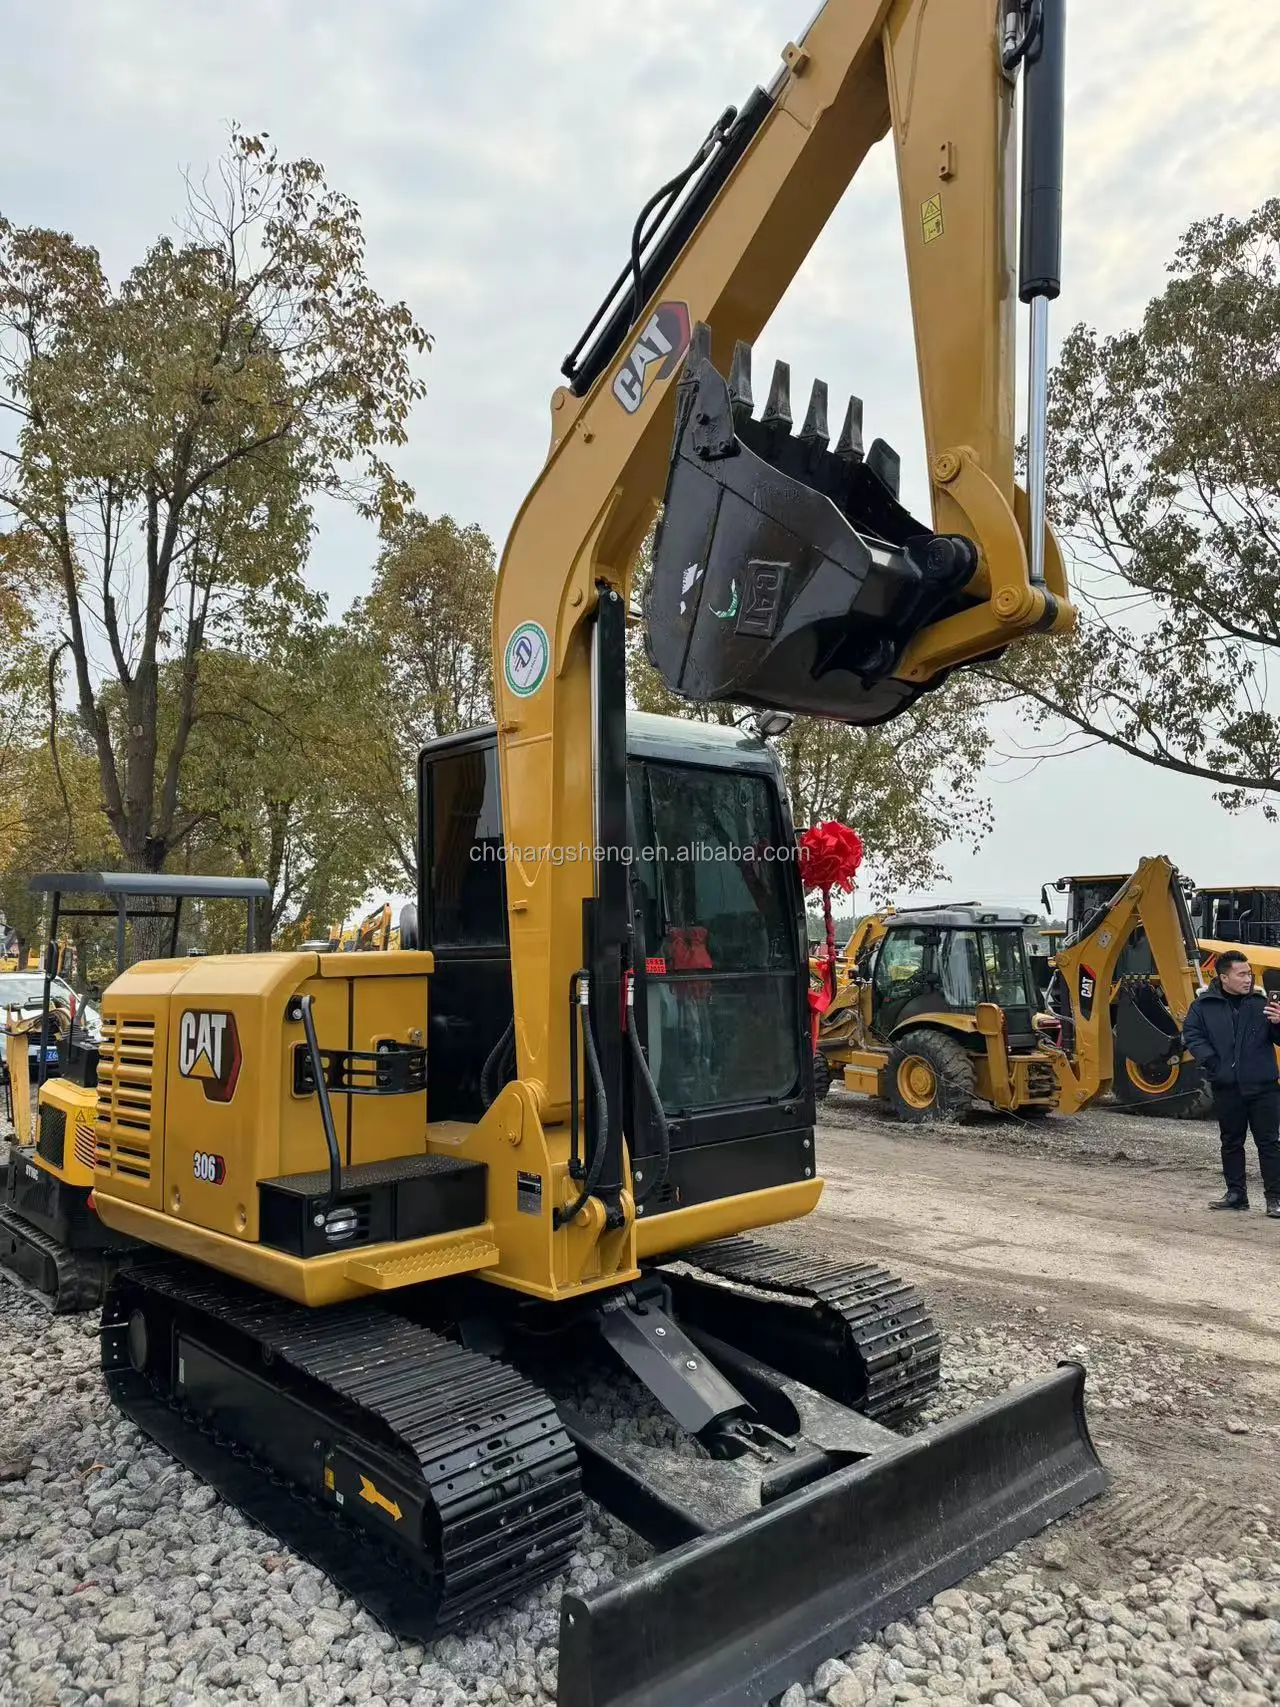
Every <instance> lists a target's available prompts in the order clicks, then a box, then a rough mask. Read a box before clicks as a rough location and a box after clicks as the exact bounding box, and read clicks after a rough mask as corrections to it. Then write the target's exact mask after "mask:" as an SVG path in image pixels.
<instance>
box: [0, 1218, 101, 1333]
mask: <svg viewBox="0 0 1280 1707" xmlns="http://www.w3.org/2000/svg"><path fill="white" fill-rule="evenodd" d="M6 1235H8V1236H10V1237H12V1238H15V1239H20V1240H21V1241H22V1242H23V1244H26V1245H29V1246H30V1247H31V1248H32V1249H33V1250H36V1251H39V1252H40V1254H41V1255H42V1256H43V1257H46V1258H48V1259H49V1260H50V1261H51V1262H52V1263H53V1267H54V1273H55V1275H56V1276H57V1286H56V1289H55V1290H54V1291H53V1292H52V1293H51V1292H50V1291H49V1290H48V1288H47V1287H44V1286H40V1285H38V1284H37V1283H36V1282H35V1281H34V1280H31V1279H29V1278H28V1277H27V1276H26V1275H22V1274H20V1273H18V1271H17V1270H16V1269H14V1270H12V1271H11V1272H13V1273H15V1274H18V1278H19V1279H20V1280H21V1281H23V1283H24V1284H25V1285H26V1286H28V1287H29V1288H30V1290H31V1291H32V1292H34V1293H36V1294H37V1296H39V1297H41V1298H44V1299H47V1300H48V1302H49V1305H50V1308H51V1309H52V1310H53V1312H54V1314H55V1315H60V1316H62V1315H71V1314H72V1313H73V1312H75V1311H79V1310H93V1309H96V1308H97V1306H98V1305H99V1304H101V1302H102V1294H103V1288H104V1286H105V1284H106V1265H105V1263H104V1261H103V1258H102V1257H101V1255H99V1254H98V1253H97V1252H93V1251H73V1250H69V1249H68V1248H67V1246H66V1245H60V1244H59V1243H58V1241H57V1240H56V1239H51V1238H50V1237H49V1235H48V1233H46V1232H44V1231H43V1230H42V1229H41V1228H39V1227H33V1226H32V1224H31V1222H30V1221H28V1220H26V1219H25V1218H24V1217H23V1216H21V1215H19V1214H18V1213H17V1211H16V1210H13V1209H8V1208H0V1240H3V1238H4V1237H5V1236H6ZM4 1266H5V1267H6V1268H9V1267H10V1265H9V1264H8V1263H7V1262H6V1263H5V1264H4Z"/></svg>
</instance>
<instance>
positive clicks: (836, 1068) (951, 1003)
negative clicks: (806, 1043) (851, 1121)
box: [815, 855, 1203, 1123]
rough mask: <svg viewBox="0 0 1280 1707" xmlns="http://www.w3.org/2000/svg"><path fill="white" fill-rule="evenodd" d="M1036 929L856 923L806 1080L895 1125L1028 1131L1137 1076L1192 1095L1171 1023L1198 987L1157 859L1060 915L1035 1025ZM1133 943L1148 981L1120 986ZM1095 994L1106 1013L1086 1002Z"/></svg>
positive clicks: (946, 918) (1022, 918) (1013, 924)
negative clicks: (1130, 1067) (1025, 1127)
mask: <svg viewBox="0 0 1280 1707" xmlns="http://www.w3.org/2000/svg"><path fill="white" fill-rule="evenodd" d="M1037 918H1038V915H1035V914H1024V913H1021V912H1018V911H1015V910H1013V909H1010V908H999V907H979V906H975V905H969V904H964V905H960V904H957V905H953V906H935V907H919V908H900V909H895V910H893V911H890V912H886V913H881V914H870V915H868V917H867V918H865V919H864V920H862V922H861V923H860V925H859V927H858V930H857V931H856V932H855V934H854V936H853V937H852V938H851V939H850V943H849V947H848V950H847V951H846V955H845V967H846V976H845V977H844V978H843V979H842V981H841V982H840V983H839V985H838V987H837V992H836V996H835V999H834V1000H833V1001H832V1003H831V1005H830V1006H829V1007H828V1008H827V1010H826V1012H825V1013H823V1015H822V1017H821V1019H820V1021H819V1026H818V1052H819V1054H820V1055H821V1057H822V1068H825V1070H826V1071H825V1074H824V1073H823V1071H822V1068H820V1067H818V1066H815V1079H816V1081H817V1082H819V1083H821V1082H822V1080H823V1079H825V1080H826V1082H827V1083H830V1082H831V1079H832V1077H833V1076H834V1075H835V1074H837V1073H838V1074H840V1075H842V1078H841V1081H840V1082H842V1083H843V1086H844V1088H845V1089H846V1090H850V1091H856V1092H859V1093H861V1094H862V1095H865V1096H872V1097H877V1098H881V1099H882V1100H884V1101H886V1102H887V1103H888V1104H889V1106H890V1107H891V1108H892V1109H893V1111H894V1113H895V1114H896V1115H897V1117H898V1119H900V1120H902V1121H905V1122H910V1123H921V1122H926V1121H939V1120H943V1121H956V1120H962V1119H963V1118H964V1116H965V1115H966V1114H968V1113H969V1111H970V1109H971V1108H972V1107H973V1106H974V1104H975V1103H984V1104H986V1105H987V1106H988V1107H990V1108H995V1109H1000V1110H1002V1111H1005V1112H1008V1113H1012V1114H1017V1115H1019V1116H1021V1117H1022V1118H1023V1119H1043V1118H1044V1117H1045V1116H1047V1115H1050V1114H1055V1113H1057V1114H1075V1113H1078V1112H1079V1110H1080V1109H1082V1108H1086V1107H1088V1106H1089V1105H1090V1104H1091V1103H1093V1102H1095V1101H1096V1100H1097V1099H1098V1098H1099V1097H1100V1096H1104V1095H1105V1094H1106V1093H1107V1092H1108V1091H1109V1090H1111V1088H1112V1086H1113V1084H1115V1082H1116V1079H1117V1073H1118V1070H1119V1069H1120V1067H1122V1066H1123V1065H1124V1064H1126V1063H1128V1062H1135V1063H1140V1064H1141V1067H1142V1071H1143V1072H1144V1073H1146V1074H1147V1075H1150V1076H1153V1077H1154V1078H1158V1079H1162V1080H1168V1081H1172V1082H1174V1083H1176V1084H1177V1086H1178V1094H1177V1096H1174V1095H1172V1093H1170V1096H1169V1098H1168V1102H1167V1104H1166V1106H1167V1107H1169V1108H1173V1107H1176V1106H1180V1099H1185V1100H1186V1101H1188V1102H1191V1101H1192V1100H1194V1099H1195V1098H1196V1097H1197V1095H1198V1092H1199V1086H1200V1080H1201V1074H1200V1070H1199V1068H1198V1067H1197V1066H1196V1064H1195V1062H1194V1061H1193V1060H1192V1059H1191V1057H1190V1056H1189V1055H1187V1053H1186V1052H1185V1051H1184V1050H1183V1048H1182V1042H1181V1025H1182V1021H1183V1020H1184V1019H1185V1017H1186V1012H1187V1009H1188V1008H1189V1007H1190V1005H1191V1003H1192V1001H1193V1000H1194V998H1195V995H1196V992H1197V991H1198V990H1199V989H1201V988H1203V980H1202V977H1201V973H1200V964H1199V949H1198V945H1197V943H1196V939H1195V933H1194V928H1193V925H1192V921H1191V916H1190V913H1189V912H1188V908H1187V897H1186V892H1185V885H1184V883H1183V881H1182V879H1181V878H1180V877H1179V875H1178V872H1177V870H1176V869H1175V867H1174V866H1173V864H1172V862H1171V861H1170V860H1169V859H1168V858H1167V857H1165V856H1164V855H1158V856H1153V857H1151V858H1147V859H1144V860H1142V861H1141V863H1140V864H1139V866H1138V868H1137V870H1136V871H1134V872H1133V873H1132V874H1131V875H1130V876H1129V877H1128V878H1117V879H1115V882H1114V884H1112V885H1109V886H1108V889H1107V893H1106V898H1105V899H1102V900H1100V901H1098V902H1097V903H1096V904H1095V905H1094V906H1093V907H1092V908H1091V909H1090V910H1089V911H1088V912H1087V913H1084V914H1082V915H1078V916H1076V917H1075V918H1074V919H1073V920H1072V922H1071V923H1070V924H1069V926H1068V930H1067V934H1066V936H1065V938H1064V940H1063V942H1062V943H1061V945H1060V946H1059V947H1058V948H1057V950H1056V952H1055V954H1054V958H1053V962H1052V974H1051V978H1050V981H1049V987H1048V992H1047V1000H1046V1003H1045V1004H1044V1007H1045V1009H1046V1010H1047V1011H1042V1007H1041V1003H1040V1001H1039V992H1038V991H1037V989H1036V987H1035V983H1034V980H1033V978H1032V976H1031V970H1030V960H1029V956H1028V953H1027V948H1026V931H1027V928H1028V925H1029V924H1033V923H1035V922H1036V920H1037ZM1135 933H1137V934H1138V935H1139V936H1140V938H1141V940H1142V941H1143V943H1144V945H1145V952H1146V954H1147V955H1148V957H1149V959H1150V962H1151V966H1152V969H1153V971H1154V973H1155V974H1156V978H1155V980H1154V981H1153V980H1152V979H1150V978H1146V977H1141V976H1132V975H1125V974H1124V972H1123V970H1122V968H1123V967H1124V966H1125V965H1126V964H1127V962H1126V956H1127V955H1129V954H1131V952H1132V950H1131V942H1132V939H1133V938H1134V936H1135ZM1099 986H1101V987H1102V988H1104V989H1105V990H1106V991H1107V992H1109V994H1110V1000H1099V998H1098V995H1097V990H1098V988H1099Z"/></svg>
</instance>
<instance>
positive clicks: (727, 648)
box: [645, 325, 977, 724]
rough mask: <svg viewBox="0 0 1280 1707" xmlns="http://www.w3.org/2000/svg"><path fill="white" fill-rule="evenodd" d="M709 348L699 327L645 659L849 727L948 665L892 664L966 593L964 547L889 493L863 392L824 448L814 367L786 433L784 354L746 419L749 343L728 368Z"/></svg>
mask: <svg viewBox="0 0 1280 1707" xmlns="http://www.w3.org/2000/svg"><path fill="white" fill-rule="evenodd" d="M709 351H710V334H709V332H708V330H707V328H706V327H705V326H703V325H700V326H699V327H697V329H696V330H695V332H694V336H693V340H692V342H691V344H690V348H689V353H688V356H687V357H686V360H685V367H684V372H683V375H682V377H681V380H680V383H679V386H678V388H677V400H676V427H675V438H674V441H673V445H672V452H671V465H670V469H669V472H668V478H667V488H666V495H665V499H664V504H663V514H662V521H661V524H660V527H659V530H658V534H657V537H656V539H655V542H654V560H653V574H652V579H651V581H650V584H649V590H648V596H647V599H646V603H645V618H646V640H647V648H648V653H649V660H650V662H651V663H652V664H653V666H654V668H655V669H656V670H657V671H658V672H659V674H660V675H661V676H662V678H663V680H664V681H665V682H666V684H667V686H668V687H669V688H670V689H671V690H672V691H673V692H674V693H677V694H679V695H681V696H682V697H684V698H686V699H690V700H694V701H699V702H705V701H715V700H728V701H732V702H735V703H737V704H742V705H754V706H759V707H762V708H768V709H773V710H778V711H786V712H793V713H805V714H809V715H813V716H817V717H830V718H834V719H836V720H838V721H840V722H844V723H855V724H868V723H882V722H885V721H887V720H888V719H889V718H891V717H896V716H897V715H898V714H899V713H900V712H901V711H904V710H905V709H906V708H907V706H908V705H909V704H910V703H911V702H912V701H913V700H914V699H916V698H917V697H918V696H919V694H920V693H921V692H923V691H924V690H925V687H926V686H927V687H936V686H937V685H938V684H939V683H940V682H941V681H942V680H943V679H944V675H945V672H943V673H941V674H939V675H937V676H935V677H933V678H932V679H931V680H930V681H929V682H928V683H927V684H920V683H911V682H905V681H900V680H897V679H896V678H895V677H894V675H893V671H894V668H895V667H896V665H897V664H898V663H899V661H900V660H901V658H902V654H903V652H904V651H905V650H906V647H907V644H908V643H909V641H910V640H911V639H912V638H913V637H914V636H915V635H916V634H917V633H918V632H919V631H920V629H921V628H923V627H924V626H925V625H926V624H928V623H930V622H933V621H935V620H937V619H938V618H939V617H941V616H945V615H948V614H950V613H951V612H954V611H957V610H961V609H964V608H965V607H966V606H967V605H968V604H970V603H972V601H971V600H969V599H966V598H965V597H964V593H963V589H964V587H965V584H966V583H967V582H968V581H969V580H970V579H971V577H972V575H973V573H974V570H975V568H976V566H977V552H976V550H975V548H974V546H973V544H972V543H971V542H970V541H969V540H967V539H965V538H963V537H962V536H960V535H939V534H935V533H933V532H931V531H930V529H929V528H928V527H926V526H925V524H924V523H923V522H918V521H916V520H915V518H914V517H913V516H911V515H910V514H909V513H908V512H907V511H906V510H905V509H904V508H903V507H902V505H901V504H900V503H899V502H898V472H899V462H898V456H897V454H896V452H894V451H893V450H892V449H891V448H890V447H889V446H888V445H887V444H885V443H884V442H883V440H880V439H877V440H876V441H875V442H874V443H873V444H872V446H871V449H870V450H869V451H867V452H865V453H864V451H863V444H862V404H861V402H860V401H859V399H857V398H856V397H855V398H851V399H850V401H849V406H848V409H847V410H846V412H845V417H844V425H843V429H842V431H841V433H840V436H839V438H838V440H837V442H836V446H835V449H834V450H832V449H829V448H828V447H829V445H830V434H829V431H828V423H827V387H826V385H825V384H824V382H823V381H822V380H816V381H815V382H814V386H813V392H812V395H811V397H810V399H809V406H808V411H807V413H806V415H805V418H804V422H803V424H802V425H801V428H800V431H799V433H798V434H794V435H793V433H792V430H791V428H792V419H791V403H790V371H789V369H788V367H787V364H786V363H784V362H779V363H778V364H777V366H776V368H775V370H774V376H773V382H772V385H771V387H770V391H769V397H768V400H767V402H766V404H765V407H764V410H763V412H762V414H761V416H760V418H759V419H758V420H756V419H754V418H753V416H752V400H751V352H750V349H749V348H748V347H747V345H745V344H739V345H738V347H737V349H736V351H735V353H734V358H733V367H732V370H731V373H730V377H729V379H728V380H726V379H725V378H724V377H723V376H722V375H721V374H720V373H719V372H717V370H716V368H715V367H714V366H713V365H712V362H711V357H710V353H709Z"/></svg>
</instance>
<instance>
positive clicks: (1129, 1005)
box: [1113, 978, 1204, 1115]
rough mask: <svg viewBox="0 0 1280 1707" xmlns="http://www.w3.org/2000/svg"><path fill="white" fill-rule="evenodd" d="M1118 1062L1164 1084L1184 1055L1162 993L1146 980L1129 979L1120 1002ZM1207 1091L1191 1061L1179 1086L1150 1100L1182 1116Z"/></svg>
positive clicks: (1116, 1034)
mask: <svg viewBox="0 0 1280 1707" xmlns="http://www.w3.org/2000/svg"><path fill="white" fill-rule="evenodd" d="M1113 1036H1114V1039H1115V1052H1116V1056H1117V1058H1124V1059H1126V1060H1128V1061H1131V1062H1133V1063H1134V1065H1135V1066H1136V1067H1137V1068H1138V1070H1139V1072H1140V1073H1141V1074H1142V1076H1143V1078H1144V1079H1146V1080H1147V1081H1148V1082H1149V1083H1152V1084H1162V1083H1163V1082H1164V1081H1165V1080H1167V1079H1168V1078H1169V1075H1170V1070H1171V1068H1172V1067H1173V1065H1174V1063H1175V1062H1176V1061H1178V1059H1179V1058H1180V1057H1181V1056H1182V1055H1183V1054H1184V1050H1183V1045H1182V1033H1181V1032H1180V1031H1179V1029H1178V1022H1177V1020H1176V1019H1175V1018H1174V1017H1173V1014H1172V1013H1171V1012H1170V1011H1169V1007H1168V1004H1167V1003H1166V1002H1165V1000H1164V997H1163V996H1162V994H1161V992H1160V990H1159V989H1158V988H1157V987H1156V986H1155V985H1154V984H1152V983H1150V982H1149V981H1148V980H1147V979H1145V978H1126V979H1125V980H1124V981H1123V983H1122V984H1121V986H1120V990H1119V994H1118V996H1117V999H1116V1018H1115V1027H1114V1031H1113ZM1203 1088H1204V1072H1203V1070H1202V1069H1201V1067H1200V1066H1199V1065H1198V1064H1197V1063H1196V1062H1194V1061H1192V1060H1191V1059H1190V1057H1187V1059H1186V1060H1185V1061H1183V1064H1182V1068H1181V1071H1180V1072H1179V1074H1178V1077H1177V1082H1176V1085H1175V1086H1174V1087H1173V1088H1172V1089H1170V1090H1164V1091H1161V1092H1160V1094H1159V1095H1158V1096H1155V1097H1149V1098H1148V1099H1147V1100H1148V1101H1149V1102H1151V1103H1152V1104H1153V1105H1154V1104H1157V1103H1158V1105H1159V1111H1160V1113H1162V1114H1174V1115H1176V1114H1179V1113H1181V1112H1183V1111H1184V1110H1187V1109H1190V1108H1192V1107H1194V1106H1195V1105H1196V1104H1197V1103H1198V1102H1199V1101H1200V1098H1201V1095H1202V1092H1203Z"/></svg>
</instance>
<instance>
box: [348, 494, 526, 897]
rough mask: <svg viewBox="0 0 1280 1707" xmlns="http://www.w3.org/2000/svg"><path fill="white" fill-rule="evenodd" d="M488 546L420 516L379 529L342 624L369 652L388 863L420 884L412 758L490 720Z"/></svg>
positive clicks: (372, 762)
mask: <svg viewBox="0 0 1280 1707" xmlns="http://www.w3.org/2000/svg"><path fill="white" fill-rule="evenodd" d="M497 578H498V577H497V568H496V565H495V554H494V549H493V542H492V541H491V540H490V539H489V537H488V535H487V534H486V533H485V532H484V531H483V530H482V529H481V528H479V527H477V526H476V525H475V524H474V523H472V524H471V525H469V526H466V527H460V526H459V525H458V523H457V522H455V521H454V520H453V518H452V517H450V516H437V517H435V518H431V517H428V516H425V515H422V514H421V513H420V512H418V511H416V510H412V511H410V512H409V513H408V514H407V515H405V516H404V517H403V518H402V519H401V520H399V521H397V522H395V523H393V524H392V525H390V526H389V527H387V528H386V529H385V530H384V533H383V547H382V551H381V552H380V554H379V557H378V561H377V565H376V567H375V570H374V578H373V589H372V591H371V592H370V594H369V597H368V598H367V599H364V600H359V601H357V602H356V604H355V605H353V607H352V609H351V612H350V615H349V618H348V623H349V626H350V627H351V628H352V629H353V630H354V631H355V632H356V633H358V634H359V635H360V636H361V637H362V639H363V643H364V648H365V659H366V664H365V675H366V692H367V694H368V696H369V705H370V715H369V717H368V720H367V721H368V725H369V727H368V735H369V741H368V752H367V760H366V770H367V775H368V779H369V783H370V786H371V789H372V791H373V793H374V796H375V803H374V804H375V805H376V809H377V811H378V812H379V814H380V817H381V822H382V828H383V835H384V838H385V843H386V849H387V853H388V855H389V857H390V858H391V859H392V860H393V861H394V862H395V864H396V866H397V867H398V870H399V873H400V875H401V877H402V878H403V879H405V880H407V882H408V883H409V885H410V887H416V884H417V851H416V850H417V823H418V816H417V760H418V752H419V750H420V749H421V747H422V746H423V744H424V743H425V742H427V741H431V740H434V739H435V738H436V737H437V736H440V735H452V734H455V733H456V732H457V731H458V730H461V729H470V728H474V727H475V726H476V725H477V724H481V723H486V722H489V721H490V720H491V719H492V717H493V652H492V641H491V633H492V624H493V594H494V588H495V587H496V585H497Z"/></svg>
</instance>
